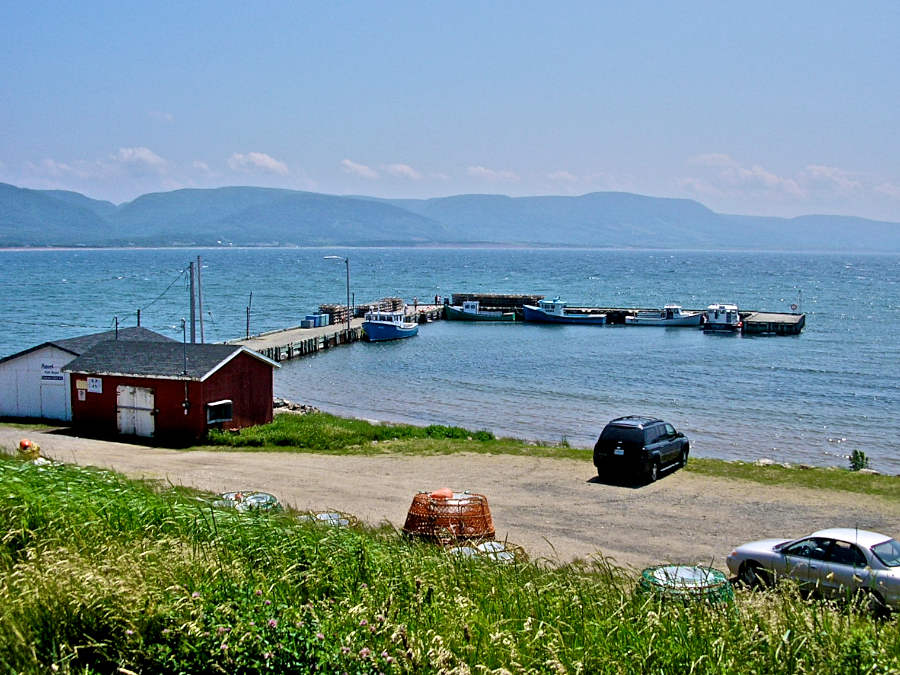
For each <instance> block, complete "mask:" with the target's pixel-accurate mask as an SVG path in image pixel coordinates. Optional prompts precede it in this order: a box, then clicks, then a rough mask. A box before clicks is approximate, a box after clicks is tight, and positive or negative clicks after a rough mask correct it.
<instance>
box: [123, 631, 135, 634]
mask: <svg viewBox="0 0 900 675" xmlns="http://www.w3.org/2000/svg"><path fill="white" fill-rule="evenodd" d="M125 635H134V631H133V630H126V631H125Z"/></svg>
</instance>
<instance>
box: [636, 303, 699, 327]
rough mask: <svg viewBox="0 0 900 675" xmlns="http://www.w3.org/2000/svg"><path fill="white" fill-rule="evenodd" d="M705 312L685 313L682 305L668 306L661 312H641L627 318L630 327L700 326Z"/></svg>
mask: <svg viewBox="0 0 900 675" xmlns="http://www.w3.org/2000/svg"><path fill="white" fill-rule="evenodd" d="M702 319H703V312H685V311H684V310H683V309H682V308H681V305H666V306H665V307H664V308H663V309H661V310H652V311H641V312H637V313H635V314H633V315H630V316H626V317H625V323H626V324H628V325H629V326H699V325H700V321H701V320H702Z"/></svg>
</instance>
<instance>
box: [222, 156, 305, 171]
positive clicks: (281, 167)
mask: <svg viewBox="0 0 900 675" xmlns="http://www.w3.org/2000/svg"><path fill="white" fill-rule="evenodd" d="M228 166H229V167H230V168H231V169H232V170H233V171H242V172H245V173H273V174H277V175H279V176H286V175H287V174H288V173H290V171H289V169H288V166H287V164H285V163H284V162H282V161H279V160H277V159H275V158H274V157H272V156H270V155H267V154H265V153H264V152H248V153H247V154H246V155H242V154H240V153H237V152H236V153H234V154H233V155H232V156H231V157H229V159H228Z"/></svg>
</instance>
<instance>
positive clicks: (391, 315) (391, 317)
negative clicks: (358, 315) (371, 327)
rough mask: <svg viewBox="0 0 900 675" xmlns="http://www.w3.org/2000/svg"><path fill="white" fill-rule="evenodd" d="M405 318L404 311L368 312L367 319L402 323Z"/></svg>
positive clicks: (378, 321)
mask: <svg viewBox="0 0 900 675" xmlns="http://www.w3.org/2000/svg"><path fill="white" fill-rule="evenodd" d="M404 319H405V316H404V312H402V311H400V312H366V316H365V320H366V321H369V322H377V323H396V324H398V325H399V324H402V323H403V321H404Z"/></svg>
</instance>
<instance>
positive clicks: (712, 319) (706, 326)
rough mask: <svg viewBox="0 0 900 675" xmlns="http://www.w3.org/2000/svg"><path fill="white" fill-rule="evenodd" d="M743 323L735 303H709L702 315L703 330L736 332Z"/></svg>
mask: <svg viewBox="0 0 900 675" xmlns="http://www.w3.org/2000/svg"><path fill="white" fill-rule="evenodd" d="M743 325H744V323H743V321H742V320H741V313H740V312H739V311H738V308H737V305H723V304H716V305H710V306H709V307H708V308H707V309H706V314H705V315H704V317H703V330H705V331H721V332H732V333H733V332H736V331H739V330H741V328H742V327H743Z"/></svg>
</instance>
